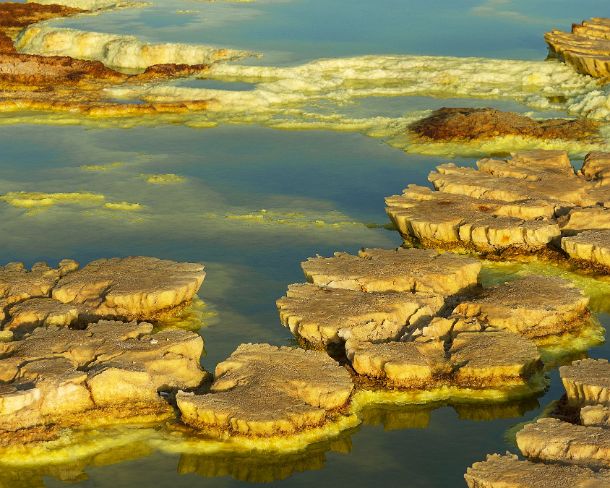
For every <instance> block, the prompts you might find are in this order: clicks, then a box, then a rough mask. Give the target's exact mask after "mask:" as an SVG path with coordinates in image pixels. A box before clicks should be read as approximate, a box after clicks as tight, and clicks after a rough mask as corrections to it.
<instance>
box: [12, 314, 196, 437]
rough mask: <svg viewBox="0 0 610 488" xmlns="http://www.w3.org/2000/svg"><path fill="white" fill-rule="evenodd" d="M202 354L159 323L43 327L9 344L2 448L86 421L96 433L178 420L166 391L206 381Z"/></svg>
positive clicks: (185, 335) (186, 335)
mask: <svg viewBox="0 0 610 488" xmlns="http://www.w3.org/2000/svg"><path fill="white" fill-rule="evenodd" d="M202 351H203V340H202V339H201V337H200V336H198V335H197V334H195V333H192V332H187V331H183V330H167V331H162V332H158V333H153V326H152V325H151V324H148V323H137V322H130V323H123V322H112V321H100V322H98V323H96V324H91V325H89V326H88V327H87V328H85V329H84V330H72V329H67V328H59V329H57V328H48V329H37V330H35V331H34V332H33V333H32V334H30V335H29V336H28V337H26V338H25V339H23V340H21V341H13V342H8V343H3V344H1V345H0V444H8V443H14V442H19V440H20V439H24V438H25V439H27V438H28V436H30V435H31V430H28V429H32V428H37V427H44V426H47V425H53V426H56V427H61V426H70V425H79V424H82V423H84V422H85V421H86V424H87V425H88V426H89V427H92V426H95V425H97V424H103V423H116V422H120V421H122V420H129V421H130V422H133V421H139V420H140V421H141V420H145V421H150V420H158V419H159V418H166V417H168V416H171V414H172V408H171V406H170V405H169V403H167V401H166V400H165V399H163V398H162V397H161V396H160V395H159V393H160V392H161V391H171V390H177V389H179V388H181V389H184V388H194V387H197V386H199V385H200V384H201V382H202V381H203V380H204V379H205V377H206V373H205V372H204V371H203V370H202V369H201V366H200V365H199V358H200V356H201V353H202ZM41 432H44V431H41ZM53 433H54V432H53V431H52V430H51V431H49V434H53ZM22 436H25V437H22Z"/></svg>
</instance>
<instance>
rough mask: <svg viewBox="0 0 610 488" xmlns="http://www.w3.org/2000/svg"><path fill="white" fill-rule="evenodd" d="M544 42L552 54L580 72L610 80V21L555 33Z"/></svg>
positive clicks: (591, 22)
mask: <svg viewBox="0 0 610 488" xmlns="http://www.w3.org/2000/svg"><path fill="white" fill-rule="evenodd" d="M544 39H545V40H546V42H547V44H548V45H549V50H550V52H551V54H553V55H556V56H557V57H559V58H560V59H562V60H563V61H565V62H566V63H567V64H569V65H571V66H573V67H574V69H576V71H578V72H579V73H582V74H585V75H591V76H593V77H595V78H608V77H610V18H603V17H594V18H592V19H589V20H584V21H583V22H582V23H580V24H572V32H563V31H560V30H552V31H551V32H548V33H546V34H545V36H544Z"/></svg>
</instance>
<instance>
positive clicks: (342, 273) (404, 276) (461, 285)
mask: <svg viewBox="0 0 610 488" xmlns="http://www.w3.org/2000/svg"><path fill="white" fill-rule="evenodd" d="M302 267H303V271H304V272H305V276H306V277H307V279H308V280H309V281H311V282H312V283H314V284H316V285H319V286H327V287H330V288H345V289H349V290H362V291H367V292H388V291H397V292H411V293H414V292H423V293H437V294H441V295H453V294H455V293H458V292H460V291H462V290H464V289H466V288H469V287H472V286H475V285H476V284H477V279H478V275H479V271H480V269H481V264H480V262H479V261H478V260H476V259H472V258H467V257H464V256H458V255H455V254H449V253H446V254H439V253H437V252H435V251H432V250H424V249H402V248H399V249H395V250H394V249H364V250H362V251H360V253H359V255H358V256H354V255H351V254H347V253H335V255H334V257H331V258H323V257H316V258H309V259H308V260H307V261H305V262H303V263H302Z"/></svg>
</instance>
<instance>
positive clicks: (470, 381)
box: [277, 249, 590, 398]
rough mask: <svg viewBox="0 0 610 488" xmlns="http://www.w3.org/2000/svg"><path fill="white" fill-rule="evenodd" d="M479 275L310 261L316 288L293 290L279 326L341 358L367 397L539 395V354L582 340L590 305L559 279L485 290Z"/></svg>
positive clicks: (459, 266) (365, 261) (428, 264)
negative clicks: (564, 341)
mask: <svg viewBox="0 0 610 488" xmlns="http://www.w3.org/2000/svg"><path fill="white" fill-rule="evenodd" d="M439 263H444V264H443V266H442V267H441V266H440V265H439ZM479 266H480V265H479V263H478V262H477V261H473V260H472V258H469V257H466V256H460V255H455V254H450V253H445V254H441V253H439V252H437V251H432V250H422V249H398V250H381V249H369V250H366V249H365V250H363V251H361V252H360V254H359V255H358V256H354V255H350V254H346V253H336V254H335V256H334V257H331V258H324V257H319V256H318V257H316V258H310V259H309V260H307V261H305V262H304V263H302V267H303V270H304V272H305V275H306V276H307V278H309V279H310V280H311V281H312V282H313V283H307V284H296V285H291V286H290V287H289V289H288V292H287V295H286V296H285V297H283V298H281V299H279V300H278V301H277V305H278V310H279V313H280V320H281V322H282V324H283V325H284V326H286V327H287V328H289V329H290V331H291V332H292V333H293V334H294V336H295V337H296V338H297V339H298V340H299V341H302V342H303V343H305V344H306V345H307V346H312V347H314V348H317V349H322V350H328V351H329V353H330V354H336V355H338V356H342V355H343V354H344V355H345V356H346V358H347V360H348V362H349V365H350V367H351V369H352V371H353V373H354V375H355V379H356V381H357V382H358V384H361V385H362V386H364V387H365V388H371V387H372V388H373V389H375V390H379V389H380V390H404V391H412V392H415V391H420V392H424V391H428V392H430V394H431V395H433V394H434V393H433V392H435V391H436V392H438V394H439V395H440V396H443V395H444V396H443V398H444V397H447V396H449V397H450V398H453V397H457V396H459V394H460V392H464V391H467V390H468V391H472V390H478V391H481V392H482V393H483V390H484V391H485V392H486V393H484V395H485V394H487V393H488V394H489V395H491V396H493V395H495V397H496V398H501V397H502V398H508V397H510V396H522V395H524V394H528V392H529V394H531V393H532V392H534V391H538V390H539V389H540V388H541V387H542V386H543V385H542V382H541V381H540V377H541V368H542V362H541V360H540V354H539V352H538V350H537V347H536V345H537V344H538V343H540V344H541V345H544V346H546V345H552V344H553V343H554V341H557V340H559V339H560V337H561V336H563V335H564V334H566V333H576V334H578V333H579V331H580V330H581V329H582V328H583V327H584V326H586V325H587V324H588V323H589V314H590V313H589V310H588V302H589V301H588V299H587V298H586V297H585V296H584V295H583V294H582V293H581V292H580V291H579V290H578V289H577V288H576V287H575V286H574V285H572V284H571V283H570V282H568V281H566V280H564V279H562V278H557V277H546V276H526V277H523V278H519V279H516V280H514V281H511V282H507V283H503V284H500V285H497V286H494V287H491V288H481V287H480V286H478V284H477V283H478V273H479V269H480V267H479ZM466 271H467V272H466ZM458 277H459V279H458ZM419 290H421V291H419ZM330 345H332V346H334V347H332V348H329V347H328V346H330ZM343 349H344V353H343V352H342V351H343ZM492 390H493V392H494V393H492ZM448 391H450V392H452V393H450V394H449V395H447V392H448ZM443 392H444V393H443ZM452 395H453V396H452ZM473 395H474V397H476V393H473ZM489 395H488V396H489Z"/></svg>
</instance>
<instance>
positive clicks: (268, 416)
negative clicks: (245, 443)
mask: <svg viewBox="0 0 610 488" xmlns="http://www.w3.org/2000/svg"><path fill="white" fill-rule="evenodd" d="M352 390H353V384H352V380H351V378H350V375H349V373H348V372H347V371H346V370H345V369H344V368H343V367H341V366H339V365H338V364H337V363H336V362H335V361H333V360H332V359H331V358H330V357H329V356H328V355H327V354H325V353H323V352H318V351H305V350H302V349H292V348H289V347H276V346H271V345H268V344H242V345H240V346H239V347H238V348H237V349H236V350H235V351H234V352H233V354H231V356H230V357H229V358H228V359H227V360H226V361H224V362H221V363H219V364H218V366H216V372H215V380H214V383H213V384H212V387H211V390H210V392H209V393H207V394H201V395H199V394H193V393H184V392H179V393H178V395H177V397H176V401H177V404H178V408H179V410H180V413H181V417H182V420H183V421H184V422H185V423H186V424H188V425H190V426H192V427H194V428H196V429H200V430H201V431H202V433H204V434H209V435H213V436H215V437H220V438H227V439H229V438H231V437H233V436H249V437H255V438H269V437H274V436H278V435H284V436H286V435H291V434H297V433H300V432H301V431H307V430H311V429H316V428H322V429H323V428H324V426H325V425H326V424H328V423H330V422H332V421H333V420H335V419H336V418H337V417H341V414H340V413H339V412H338V411H339V410H340V409H342V408H343V407H346V405H347V403H348V400H349V398H350V395H351V393H352Z"/></svg>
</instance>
